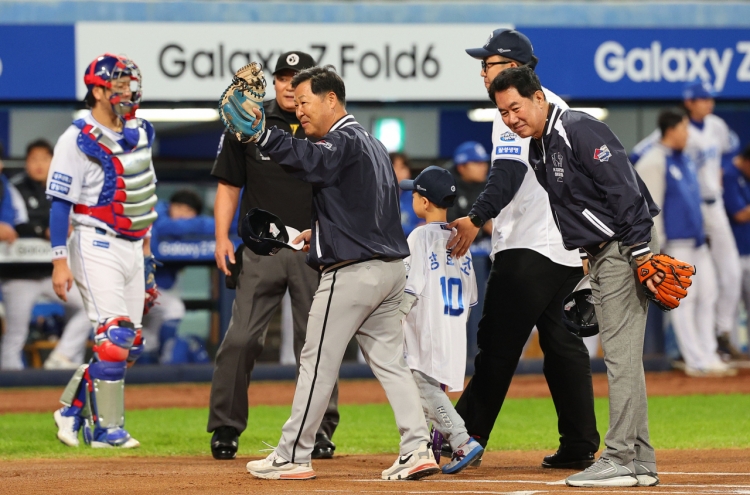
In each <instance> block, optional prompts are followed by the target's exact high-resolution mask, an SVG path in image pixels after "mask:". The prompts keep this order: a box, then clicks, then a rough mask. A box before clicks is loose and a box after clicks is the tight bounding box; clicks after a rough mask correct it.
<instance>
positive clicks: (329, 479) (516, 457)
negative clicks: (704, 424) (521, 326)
mask: <svg viewBox="0 0 750 495" xmlns="http://www.w3.org/2000/svg"><path fill="white" fill-rule="evenodd" d="M647 387H648V393H649V395H650V396H658V395H687V394H721V393H750V370H741V372H740V374H739V375H738V376H736V377H733V378H722V379H708V378H704V379H696V378H687V377H685V376H684V375H683V374H682V373H679V372H667V373H650V374H648V375H647ZM594 389H595V394H596V395H597V396H599V397H602V396H606V394H607V380H606V376H605V375H595V376H594ZM209 391H210V386H209V385H207V384H177V385H150V386H145V385H142V386H131V387H128V388H127V392H126V404H127V407H128V408H129V409H131V410H132V409H143V408H163V407H206V406H207V405H208V397H209ZM60 392H61V389H58V388H54V389H25V390H14V389H5V390H2V391H0V414H2V413H10V412H23V411H30V412H31V411H34V412H49V411H52V410H54V409H55V408H56V407H58V402H57V400H58V398H59V396H60ZM293 394H294V384H293V383H290V382H265V383H255V384H253V385H252V386H251V387H250V391H249V398H250V403H251V404H253V405H260V404H266V405H284V404H290V403H291V399H292V396H293ZM509 396H510V397H548V396H549V390H548V389H547V385H546V382H545V380H544V377H542V376H518V377H516V378H515V379H514V381H513V385H512V386H511V389H510V393H509ZM384 401H385V394H384V393H383V390H382V388H381V387H380V385H379V384H378V383H377V382H375V381H374V380H351V381H343V382H341V385H340V403H344V404H366V403H381V402H384ZM1 420H2V418H1V417H0V421H1ZM548 453H549V452H518V451H512V452H489V453H487V454H485V456H484V461H483V464H482V467H481V468H479V469H471V470H467V471H464V472H463V473H461V474H459V475H456V476H447V475H436V476H433V477H430V478H427V479H425V480H422V481H419V482H384V481H381V480H380V472H381V471H382V470H383V469H385V468H387V467H388V466H390V464H391V463H392V462H393V460H394V459H393V456H386V455H369V456H361V455H358V456H355V455H352V456H343V455H337V456H336V457H335V458H334V459H332V460H329V461H315V462H314V463H313V467H314V468H315V470H316V472H317V474H318V479H316V480H313V481H291V482H290V481H286V482H279V481H266V480H257V479H255V478H253V477H252V476H250V475H249V474H247V473H246V472H245V463H246V462H247V461H248V460H251V459H254V457H244V458H239V459H236V460H234V461H215V460H213V459H211V458H210V457H208V456H206V457H161V458H156V457H126V456H124V455H123V456H118V457H117V458H101V459H64V460H61V459H31V460H30V459H26V460H22V461H3V462H0V494H6V493H7V494H51V493H82V494H89V493H91V494H97V495H106V494H128V495H134V494H149V495H150V494H154V493H157V494H159V495H168V494H173V493H180V494H204V493H211V494H243V495H245V494H248V493H262V494H282V493H295V492H307V494H315V493H344V494H347V493H391V494H393V493H414V494H483V493H487V494H499V493H505V494H507V493H510V494H514V495H533V494H552V493H571V494H578V493H602V492H616V491H622V490H633V489H624V488H623V489H596V490H593V489H576V488H569V487H566V486H565V485H564V483H563V479H564V478H565V477H566V476H567V475H569V474H572V473H573V472H574V471H560V470H549V469H542V468H541V467H540V462H541V459H542V457H543V456H544V455H546V454H548ZM658 456H659V471H660V476H661V479H662V483H661V485H660V486H658V487H655V488H639V489H636V490H637V491H638V493H648V494H653V493H660V494H689V495H690V494H700V495H704V494H705V495H708V494H714V495H715V494H718V495H724V494H726V495H729V494H750V450H748V449H745V450H739V449H736V450H731V449H730V450H694V451H688V450H659V451H658Z"/></svg>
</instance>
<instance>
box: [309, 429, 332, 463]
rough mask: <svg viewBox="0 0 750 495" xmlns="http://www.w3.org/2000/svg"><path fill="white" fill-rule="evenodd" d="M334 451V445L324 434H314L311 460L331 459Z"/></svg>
mask: <svg viewBox="0 0 750 495" xmlns="http://www.w3.org/2000/svg"><path fill="white" fill-rule="evenodd" d="M334 450H336V444H334V443H333V442H332V441H331V439H330V438H328V435H326V434H325V433H316V434H315V447H313V451H312V458H313V459H331V458H332V457H333V451H334Z"/></svg>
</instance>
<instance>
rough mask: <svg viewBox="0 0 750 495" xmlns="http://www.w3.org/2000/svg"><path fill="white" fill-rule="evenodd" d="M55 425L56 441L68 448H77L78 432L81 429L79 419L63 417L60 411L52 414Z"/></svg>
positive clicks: (76, 417)
mask: <svg viewBox="0 0 750 495" xmlns="http://www.w3.org/2000/svg"><path fill="white" fill-rule="evenodd" d="M52 417H53V418H55V424H56V425H57V439H58V440H60V441H61V442H62V443H64V444H65V445H67V446H68V447H78V445H79V442H78V431H79V430H80V429H81V418H79V417H78V416H63V415H62V409H58V410H57V411H55V412H54V413H53V414H52Z"/></svg>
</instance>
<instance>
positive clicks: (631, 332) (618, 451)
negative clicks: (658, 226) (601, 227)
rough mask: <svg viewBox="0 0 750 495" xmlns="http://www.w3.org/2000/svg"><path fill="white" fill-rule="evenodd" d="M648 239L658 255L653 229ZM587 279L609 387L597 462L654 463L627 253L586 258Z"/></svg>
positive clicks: (642, 321)
mask: <svg viewBox="0 0 750 495" xmlns="http://www.w3.org/2000/svg"><path fill="white" fill-rule="evenodd" d="M651 235H652V241H651V243H650V247H651V250H652V252H654V253H658V252H659V243H658V239H657V238H656V232H655V230H654V229H652V230H651ZM589 273H590V275H591V291H592V293H593V296H594V303H595V305H596V306H595V308H596V317H597V319H598V320H599V332H600V335H601V339H602V350H603V351H604V362H605V364H606V365H607V380H608V382H609V430H608V431H607V435H606V436H605V437H604V444H605V446H606V450H605V451H604V452H603V453H602V457H606V458H609V459H611V460H613V461H615V462H616V463H618V464H622V465H625V464H628V463H629V462H631V461H633V460H634V459H635V460H639V461H644V462H656V457H655V453H654V448H653V447H652V446H651V443H650V441H649V434H648V403H647V398H646V378H645V375H644V373H643V337H644V334H645V331H646V315H647V313H648V299H646V296H645V295H644V293H643V289H642V287H641V284H640V282H639V281H638V277H637V275H636V273H635V271H634V270H633V266H631V263H630V248H628V247H626V246H623V245H622V243H620V242H617V241H614V242H610V243H609V244H608V245H607V246H606V247H605V248H604V249H603V250H602V252H600V253H599V254H597V255H596V256H591V255H589Z"/></svg>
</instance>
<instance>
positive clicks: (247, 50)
mask: <svg viewBox="0 0 750 495" xmlns="http://www.w3.org/2000/svg"><path fill="white" fill-rule="evenodd" d="M498 27H502V26H501V25H497V24H231V23H222V24H217V23H111V24H110V23H79V24H77V25H76V47H77V49H76V67H77V72H76V73H78V72H81V71H82V70H83V68H84V67H85V66H86V64H88V63H89V62H90V61H91V60H93V58H94V57H96V56H97V55H98V54H99V53H100V52H101V51H102V49H103V48H105V47H106V49H107V50H108V51H110V52H113V53H118V54H127V55H128V56H130V57H131V58H132V59H133V60H134V61H135V62H136V63H137V64H138V65H139V66H140V68H141V72H142V74H143V89H144V98H146V99H151V100H204V101H210V100H218V99H219V96H220V95H221V93H222V92H223V91H224V89H225V88H226V86H227V85H228V84H229V82H230V81H231V78H232V74H234V72H235V71H236V70H237V69H239V68H240V67H242V66H243V65H245V64H247V63H248V62H249V61H257V62H260V63H261V64H262V65H263V67H264V68H266V71H265V72H266V77H267V80H268V82H269V87H270V86H271V84H270V82H271V80H272V76H271V72H273V67H274V66H275V64H276V60H277V58H278V57H279V55H280V54H282V53H284V52H286V51H290V50H303V51H306V52H308V53H309V54H310V55H312V56H313V57H314V58H315V59H316V60H317V61H318V63H319V64H320V65H326V64H331V65H333V66H334V67H335V68H336V70H337V71H338V73H339V74H340V75H341V76H342V77H343V79H344V81H345V83H346V91H347V99H348V100H350V101H393V100H399V101H419V100H443V101H445V100H447V101H455V100H484V99H486V98H487V94H486V92H485V90H484V85H483V84H482V81H481V79H480V77H479V72H480V65H479V62H478V61H477V60H474V59H472V58H471V57H469V56H468V55H467V54H466V52H465V51H464V49H465V48H471V47H476V46H482V45H483V44H484V43H485V41H486V40H487V37H488V35H489V34H490V33H491V32H492V30H493V29H496V28H498ZM113 33H121V34H117V35H113ZM77 84H78V86H77V95H78V97H79V98H81V97H83V96H84V95H85V93H86V89H85V86H84V85H83V83H82V82H81V81H77ZM270 89H271V90H272V88H270Z"/></svg>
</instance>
